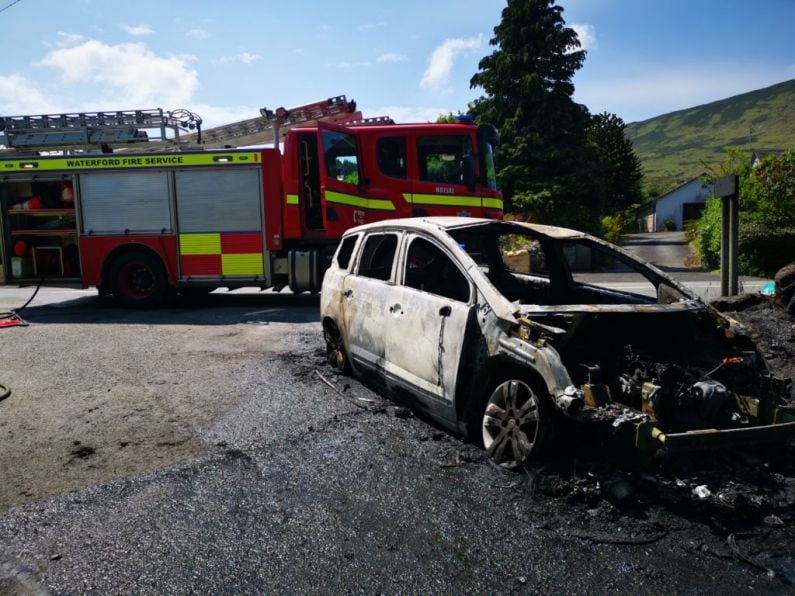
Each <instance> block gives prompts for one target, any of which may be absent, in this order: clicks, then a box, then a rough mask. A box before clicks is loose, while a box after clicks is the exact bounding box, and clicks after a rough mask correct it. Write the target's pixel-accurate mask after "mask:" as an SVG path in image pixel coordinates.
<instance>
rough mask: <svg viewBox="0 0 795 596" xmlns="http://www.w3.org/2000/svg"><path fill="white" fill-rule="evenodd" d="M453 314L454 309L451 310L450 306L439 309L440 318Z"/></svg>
mask: <svg viewBox="0 0 795 596" xmlns="http://www.w3.org/2000/svg"><path fill="white" fill-rule="evenodd" d="M451 312H453V309H452V308H450V306H449V305H448V306H443V307H442V308H440V309H439V316H442V317H449V316H450V313H451Z"/></svg>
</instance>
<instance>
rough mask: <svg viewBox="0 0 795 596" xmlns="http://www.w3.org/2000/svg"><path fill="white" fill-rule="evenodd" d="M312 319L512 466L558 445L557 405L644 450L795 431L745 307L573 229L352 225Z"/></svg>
mask: <svg viewBox="0 0 795 596" xmlns="http://www.w3.org/2000/svg"><path fill="white" fill-rule="evenodd" d="M321 317H322V322H323V328H324V334H325V339H326V344H327V350H328V355H329V358H330V360H331V362H332V364H334V365H336V366H338V367H339V368H342V369H344V370H350V371H352V372H353V373H354V374H355V375H356V376H358V377H360V378H362V379H364V380H366V381H368V382H370V383H372V384H375V385H377V386H378V387H379V388H380V389H382V390H384V391H386V392H387V393H389V394H390V395H392V396H394V397H397V398H399V399H401V400H404V401H407V402H408V403H410V404H411V405H412V407H414V408H415V409H417V410H420V411H424V412H425V413H426V414H427V415H429V416H431V417H432V418H433V419H434V420H436V421H437V422H439V423H440V424H442V425H444V426H446V427H447V428H449V429H451V430H453V431H455V432H458V433H462V434H465V435H466V436H468V437H469V438H470V439H472V440H473V441H476V442H478V443H482V445H483V447H484V448H485V449H486V451H487V453H488V455H489V457H490V458H491V459H492V460H493V461H494V462H495V463H497V464H499V465H501V466H504V467H508V468H511V467H517V466H520V465H521V464H522V463H524V462H525V461H526V460H527V459H528V458H537V457H539V456H542V455H543V454H544V452H546V451H547V450H548V449H550V448H554V441H553V438H554V437H555V434H556V433H555V430H556V427H557V426H558V425H559V424H560V423H561V422H562V421H564V420H565V419H569V420H570V421H572V422H571V423H572V424H575V425H576V424H585V425H588V426H589V428H596V429H600V430H601V429H604V432H605V433H609V434H610V435H611V436H612V435H617V440H626V441H627V442H631V443H632V444H633V445H634V446H636V447H637V448H638V449H640V450H644V451H646V452H648V453H653V452H654V451H656V450H657V449H659V448H661V447H666V448H667V449H669V450H689V449H695V448H701V447H707V446H719V445H728V444H744V443H752V442H761V441H772V440H785V439H787V438H790V437H792V436H795V411H794V410H793V408H792V406H788V405H786V403H785V399H786V397H787V396H788V394H789V390H790V387H789V386H788V384H787V383H786V382H785V381H784V380H782V379H777V378H775V377H773V376H772V375H770V374H769V372H768V371H767V367H766V365H765V362H764V360H763V358H762V357H761V355H760V354H759V352H758V350H757V349H756V347H755V346H754V344H753V343H752V342H751V340H750V339H749V338H748V336H747V335H746V334H745V333H744V331H743V329H742V328H741V327H740V325H739V324H738V323H736V322H735V321H733V320H731V319H729V318H727V317H725V316H723V315H721V314H720V313H718V312H717V311H716V310H714V309H713V308H712V307H710V306H708V305H706V304H705V303H704V302H702V301H701V300H700V299H698V298H697V297H695V296H694V295H693V294H691V293H690V292H689V291H688V290H687V289H686V288H684V287H683V286H681V285H680V284H679V283H677V282H676V281H674V280H672V279H671V278H669V277H668V276H667V275H666V274H664V273H663V272H662V271H660V270H659V269H657V268H655V267H654V266H652V265H648V264H645V263H643V262H641V261H638V260H636V259H635V258H633V257H632V256H630V255H628V254H627V253H625V252H623V251H622V250H621V249H619V248H617V247H615V246H612V245H610V244H609V243H606V242H604V241H602V240H600V239H598V238H595V237H592V236H589V235H587V234H584V233H580V232H576V231H573V230H568V229H564V228H555V227H550V226H541V225H531V224H522V223H517V222H506V221H494V220H478V219H470V218H414V219H404V220H391V221H386V222H380V223H374V224H368V225H365V226H360V227H357V228H353V229H351V230H350V231H348V232H347V233H346V234H345V236H344V237H343V239H342V242H341V243H340V245H339V247H338V249H337V252H336V254H335V256H334V259H333V262H332V264H331V267H330V268H329V269H328V271H327V272H326V275H325V278H324V281H323V289H322V294H321Z"/></svg>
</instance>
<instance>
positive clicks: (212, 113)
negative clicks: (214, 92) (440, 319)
mask: <svg viewBox="0 0 795 596" xmlns="http://www.w3.org/2000/svg"><path fill="white" fill-rule="evenodd" d="M190 110H191V111H192V112H195V113H197V114H198V115H199V116H201V118H202V129H204V130H207V129H209V128H213V127H215V126H222V125H224V124H231V123H232V122H237V121H239V120H248V119H250V118H256V117H258V116H259V115H260V114H259V108H255V107H253V106H212V105H209V104H205V103H197V104H191V106H190Z"/></svg>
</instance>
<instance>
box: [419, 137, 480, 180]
mask: <svg viewBox="0 0 795 596" xmlns="http://www.w3.org/2000/svg"><path fill="white" fill-rule="evenodd" d="M471 154H472V141H471V139H470V138H469V137H468V136H465V135H456V136H444V137H420V138H419V139H417V156H418V158H419V162H420V163H419V171H420V180H426V181H428V182H443V183H445V184H462V183H463V181H464V156H466V155H471Z"/></svg>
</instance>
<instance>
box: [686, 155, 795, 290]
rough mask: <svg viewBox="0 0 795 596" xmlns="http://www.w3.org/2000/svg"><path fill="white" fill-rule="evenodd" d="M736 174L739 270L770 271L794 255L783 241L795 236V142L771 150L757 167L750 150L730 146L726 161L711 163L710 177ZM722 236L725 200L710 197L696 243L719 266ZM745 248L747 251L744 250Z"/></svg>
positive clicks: (709, 264)
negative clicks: (779, 150)
mask: <svg viewBox="0 0 795 596" xmlns="http://www.w3.org/2000/svg"><path fill="white" fill-rule="evenodd" d="M728 175H737V176H739V179H740V189H739V190H740V212H739V216H740V217H739V218H740V251H741V254H740V272H741V273H746V274H754V275H765V274H767V275H770V274H773V273H775V269H776V268H777V267H779V266H781V265H783V264H784V263H786V262H788V261H790V260H791V259H792V256H791V255H790V254H781V253H782V251H784V252H786V250H788V249H784V248H783V247H784V246H785V244H784V243H787V242H789V243H792V242H795V240H793V238H792V237H793V235H794V234H795V232H793V230H795V148H790V149H789V150H787V151H786V152H785V153H784V154H783V155H770V156H768V157H766V158H765V159H763V160H762V161H761V162H760V163H759V164H758V165H757V166H756V167H755V168H751V156H750V154H748V153H745V152H743V151H740V150H739V149H729V150H728V151H727V153H726V157H725V159H724V160H723V162H722V163H720V164H718V165H717V166H715V167H708V168H707V175H706V176H705V178H706V181H707V182H714V181H715V179H716V178H720V177H722V176H728ZM720 237H721V201H720V200H719V199H716V198H711V199H709V200H708V201H707V205H706V208H705V209H704V211H703V213H702V215H701V218H700V219H699V220H698V223H697V224H696V227H695V239H696V248H697V249H698V252H699V255H700V256H701V263H702V265H703V266H704V267H706V268H708V269H712V268H715V267H717V266H718V261H719V257H720ZM744 253H746V254H744Z"/></svg>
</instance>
